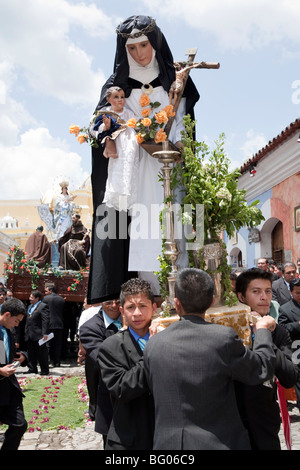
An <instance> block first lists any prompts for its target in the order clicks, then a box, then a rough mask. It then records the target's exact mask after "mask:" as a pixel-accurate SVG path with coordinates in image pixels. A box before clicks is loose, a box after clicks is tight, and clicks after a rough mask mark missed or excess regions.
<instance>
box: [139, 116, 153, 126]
mask: <svg viewBox="0 0 300 470" xmlns="http://www.w3.org/2000/svg"><path fill="white" fill-rule="evenodd" d="M141 122H142V124H143V126H145V127H149V126H151V119H149V118H145V119H142V121H141Z"/></svg>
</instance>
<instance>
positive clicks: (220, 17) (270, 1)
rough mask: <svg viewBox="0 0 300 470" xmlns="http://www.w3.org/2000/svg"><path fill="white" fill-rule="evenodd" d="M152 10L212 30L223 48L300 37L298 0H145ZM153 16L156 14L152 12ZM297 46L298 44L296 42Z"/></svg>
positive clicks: (257, 45) (241, 47)
mask: <svg viewBox="0 0 300 470" xmlns="http://www.w3.org/2000/svg"><path fill="white" fill-rule="evenodd" d="M143 3H144V5H146V6H147V8H148V9H149V10H150V11H151V12H152V13H153V14H155V11H156V10H157V9H159V11H160V14H161V15H165V16H166V18H168V19H169V20H170V22H172V20H173V19H174V18H177V19H180V20H181V21H182V20H184V21H185V22H186V23H187V24H189V25H190V26H192V27H193V28H195V29H198V30H199V31H202V32H206V33H211V34H212V35H213V36H215V37H216V38H217V39H218V40H219V42H220V44H221V45H222V46H223V47H224V48H229V49H252V48H255V47H261V46H267V45H270V44H272V43H274V42H279V41H284V40H285V39H289V40H290V41H292V42H293V44H294V46H297V44H298V43H299V40H300V28H299V23H300V3H299V2H298V0H252V1H251V2H249V1H248V0H187V1H185V2H182V0H165V1H164V2H160V0H144V1H143ZM154 16H155V15H154ZM297 49H298V46H297Z"/></svg>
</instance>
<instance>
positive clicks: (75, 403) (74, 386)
mask: <svg viewBox="0 0 300 470" xmlns="http://www.w3.org/2000/svg"><path fill="white" fill-rule="evenodd" d="M18 381H19V384H20V387H21V389H22V391H23V393H24V394H25V398H24V399H23V406H24V412H25V418H26V420H27V422H28V428H27V432H34V431H49V430H53V429H54V430H55V429H56V430H58V431H59V430H61V429H70V428H77V427H83V426H85V425H86V424H87V422H88V417H87V415H86V410H87V408H88V393H87V387H86V379H85V378H82V377H68V376H63V377H54V376H47V377H34V378H19V379H18ZM2 428H3V429H4V428H5V426H4V425H3V426H0V431H1V430H2Z"/></svg>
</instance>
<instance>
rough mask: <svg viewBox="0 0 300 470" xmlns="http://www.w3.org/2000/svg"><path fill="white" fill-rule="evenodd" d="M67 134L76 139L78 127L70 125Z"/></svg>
mask: <svg viewBox="0 0 300 470" xmlns="http://www.w3.org/2000/svg"><path fill="white" fill-rule="evenodd" d="M69 132H70V134H75V135H76V137H77V136H78V134H79V132H80V129H79V126H74V124H72V126H70V127H69Z"/></svg>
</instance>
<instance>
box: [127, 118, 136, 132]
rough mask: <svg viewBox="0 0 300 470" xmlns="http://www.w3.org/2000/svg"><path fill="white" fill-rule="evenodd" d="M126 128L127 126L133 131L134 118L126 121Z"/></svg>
mask: <svg viewBox="0 0 300 470" xmlns="http://www.w3.org/2000/svg"><path fill="white" fill-rule="evenodd" d="M127 126H128V127H132V128H133V129H134V128H135V126H136V119H135V118H132V119H129V120H128V121H127Z"/></svg>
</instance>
